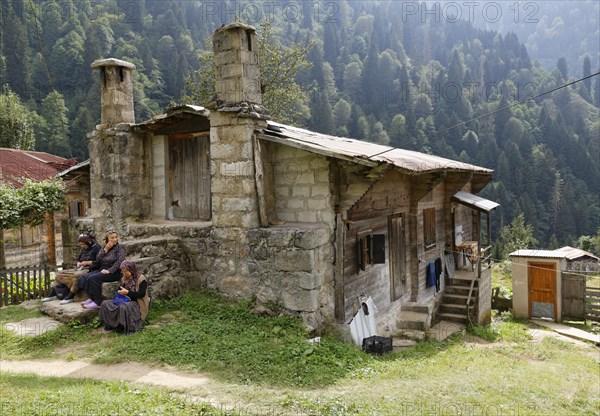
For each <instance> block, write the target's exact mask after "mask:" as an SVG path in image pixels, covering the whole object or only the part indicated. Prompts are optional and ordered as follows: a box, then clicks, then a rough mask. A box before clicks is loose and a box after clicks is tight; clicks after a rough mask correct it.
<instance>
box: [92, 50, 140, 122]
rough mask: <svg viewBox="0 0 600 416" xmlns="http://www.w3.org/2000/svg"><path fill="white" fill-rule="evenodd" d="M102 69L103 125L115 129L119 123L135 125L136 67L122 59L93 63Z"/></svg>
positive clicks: (101, 98)
mask: <svg viewBox="0 0 600 416" xmlns="http://www.w3.org/2000/svg"><path fill="white" fill-rule="evenodd" d="M91 66H92V68H98V69H100V103H101V123H102V126H103V127H114V126H116V125H117V124H119V123H130V124H133V123H135V113H134V109H133V82H132V79H131V71H133V70H135V65H134V64H132V63H130V62H126V61H122V60H120V59H114V58H110V59H100V60H97V61H94V62H93V63H92V65H91Z"/></svg>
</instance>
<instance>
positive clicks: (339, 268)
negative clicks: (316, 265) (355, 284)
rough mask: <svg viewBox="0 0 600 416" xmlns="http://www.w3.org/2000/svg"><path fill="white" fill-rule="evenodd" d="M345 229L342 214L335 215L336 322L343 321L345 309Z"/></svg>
mask: <svg viewBox="0 0 600 416" xmlns="http://www.w3.org/2000/svg"><path fill="white" fill-rule="evenodd" d="M345 230H346V225H345V224H344V220H343V219H342V214H337V215H336V227H335V242H334V248H335V269H334V273H335V275H334V282H335V289H334V290H335V317H336V319H337V321H338V322H344V320H345V310H344V271H345V268H344V262H343V261H342V259H344V241H345Z"/></svg>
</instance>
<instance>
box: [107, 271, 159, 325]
mask: <svg viewBox="0 0 600 416" xmlns="http://www.w3.org/2000/svg"><path fill="white" fill-rule="evenodd" d="M121 275H122V277H121V286H120V288H119V290H118V291H117V293H118V294H119V295H121V297H125V299H127V298H129V299H130V300H129V301H127V302H125V303H120V302H117V304H115V300H114V299H113V300H105V301H104V302H102V305H101V306H100V315H99V316H100V321H101V322H102V323H103V324H104V330H105V331H111V330H113V329H115V328H117V327H122V328H123V330H124V332H125V333H126V334H131V333H134V332H137V331H140V330H141V329H142V327H143V324H144V319H146V316H147V315H148V307H149V304H150V298H149V297H148V282H147V281H146V279H145V278H144V275H143V274H141V273H140V272H139V271H138V269H137V267H136V265H135V263H133V262H132V261H129V260H124V261H123V262H122V263H121Z"/></svg>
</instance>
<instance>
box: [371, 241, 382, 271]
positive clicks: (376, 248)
mask: <svg viewBox="0 0 600 416" xmlns="http://www.w3.org/2000/svg"><path fill="white" fill-rule="evenodd" d="M371 250H372V251H373V252H372V256H371V261H372V262H373V263H374V264H383V263H385V234H372V235H371Z"/></svg>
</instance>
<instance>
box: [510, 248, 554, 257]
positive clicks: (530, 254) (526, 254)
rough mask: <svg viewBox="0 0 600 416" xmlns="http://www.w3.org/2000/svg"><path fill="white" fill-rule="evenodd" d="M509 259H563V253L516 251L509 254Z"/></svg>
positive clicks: (552, 251)
mask: <svg viewBox="0 0 600 416" xmlns="http://www.w3.org/2000/svg"><path fill="white" fill-rule="evenodd" d="M509 256H510V257H540V258H548V259H564V258H565V255H564V253H558V252H557V251H556V250H525V249H521V250H517V251H513V252H512V253H510V254H509Z"/></svg>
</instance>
